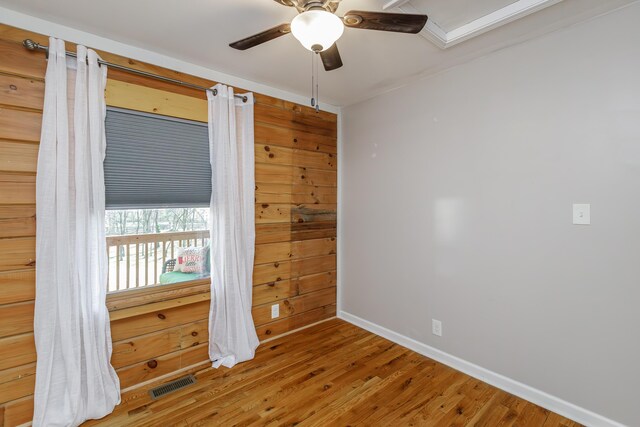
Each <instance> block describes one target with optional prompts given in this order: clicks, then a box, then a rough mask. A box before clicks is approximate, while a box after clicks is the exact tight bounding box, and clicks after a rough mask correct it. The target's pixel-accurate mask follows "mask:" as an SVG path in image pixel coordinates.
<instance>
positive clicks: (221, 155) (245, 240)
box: [207, 84, 259, 368]
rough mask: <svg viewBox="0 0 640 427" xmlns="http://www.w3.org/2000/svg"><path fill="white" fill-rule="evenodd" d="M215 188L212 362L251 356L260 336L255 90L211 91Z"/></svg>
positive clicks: (217, 88) (222, 88) (229, 363)
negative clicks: (254, 308)
mask: <svg viewBox="0 0 640 427" xmlns="http://www.w3.org/2000/svg"><path fill="white" fill-rule="evenodd" d="M207 97H208V101H209V148H210V157H211V169H212V175H211V178H212V191H211V208H210V224H211V266H212V271H211V310H210V314H209V357H210V359H211V361H212V363H213V366H214V367H216V368H217V367H219V366H221V365H222V366H226V367H232V366H234V365H235V364H236V363H239V362H243V361H246V360H250V359H253V357H254V354H255V350H256V348H257V347H258V344H259V341H258V336H257V334H256V330H255V326H254V323H253V318H252V317H251V299H252V282H253V280H252V279H253V258H254V252H255V216H254V210H255V205H254V203H255V176H254V135H253V104H254V101H253V94H246V97H247V101H246V102H243V101H242V100H241V99H236V98H235V97H234V91H233V88H230V87H227V86H224V85H220V84H219V85H217V86H215V87H214V88H213V89H212V90H210V91H207Z"/></svg>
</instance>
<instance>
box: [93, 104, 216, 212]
mask: <svg viewBox="0 0 640 427" xmlns="http://www.w3.org/2000/svg"><path fill="white" fill-rule="evenodd" d="M105 126H106V129H105V130H106V135H107V150H106V157H105V162H104V174H105V177H104V178H105V186H106V207H107V209H131V208H139V209H153V208H163V207H181V206H209V200H210V198H211V164H210V163H209V137H208V128H207V124H206V123H201V122H194V121H189V120H182V119H176V118H173V117H166V116H160V115H156V114H147V113H141V112H137V111H131V110H124V109H119V108H108V109H107V118H106V123H105Z"/></svg>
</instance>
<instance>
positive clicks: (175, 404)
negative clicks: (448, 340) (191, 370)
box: [86, 319, 579, 427]
mask: <svg viewBox="0 0 640 427" xmlns="http://www.w3.org/2000/svg"><path fill="white" fill-rule="evenodd" d="M196 377H197V380H198V382H197V383H196V384H195V385H192V386H190V387H188V388H185V389H184V390H181V391H179V392H176V393H173V394H170V395H167V396H166V397H163V398H161V399H159V400H156V401H152V400H151V399H150V398H149V396H148V393H147V389H142V390H136V391H134V392H129V393H126V394H125V395H123V399H122V400H123V403H122V404H121V405H120V406H119V407H118V408H117V409H116V411H115V412H114V413H113V414H111V415H109V416H108V417H105V418H103V419H102V420H98V421H91V422H89V423H86V425H104V426H123V425H135V426H208V425H212V426H218V425H220V426H234V425H237V426H245V425H257V426H261V425H287V426H292V425H308V426H346V425H362V426H492V427H493V426H543V427H550V426H578V425H579V424H577V423H575V422H573V421H570V420H567V419H566V418H563V417H560V416H559V415H556V414H554V413H551V412H549V411H547V410H545V409H542V408H540V407H538V406H536V405H533V404H531V403H529V402H527V401H524V400H522V399H519V398H517V397H515V396H513V395H510V394H508V393H506V392H503V391H501V390H498V389H496V388H494V387H492V386H490V385H488V384H485V383H483V382H482V381H479V380H476V379H474V378H471V377H469V376H467V375H465V374H463V373H460V372H458V371H456V370H454V369H452V368H449V367H447V366H445V365H442V364H440V363H438V362H435V361H433V360H431V359H428V358H426V357H424V356H421V355H419V354H417V353H414V352H413V351H410V350H407V349H405V348H403V347H400V346H398V345H396V344H393V343H391V342H390V341H387V340H385V339H383V338H380V337H378V336H376V335H374V334H371V333H369V332H367V331H364V330H362V329H360V328H358V327H356V326H353V325H350V324H348V323H345V322H343V321H341V320H337V319H334V320H329V321H327V322H324V323H321V324H318V325H315V326H313V327H311V328H308V329H305V330H303V331H300V332H297V333H295V334H292V335H289V336H286V337H282V338H279V339H277V340H275V341H272V342H269V343H266V344H263V345H261V346H260V348H259V349H258V351H257V354H256V357H255V359H254V360H252V361H250V362H247V363H243V364H240V365H238V366H236V367H235V368H233V369H226V368H222V369H218V370H216V369H211V368H205V369H203V370H201V371H199V372H197V373H196Z"/></svg>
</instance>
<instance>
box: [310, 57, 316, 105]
mask: <svg viewBox="0 0 640 427" xmlns="http://www.w3.org/2000/svg"><path fill="white" fill-rule="evenodd" d="M314 61H315V56H314V54H313V52H311V106H312V107H315V106H316V98H315V96H314V95H315V92H314V86H315V73H314V66H313V63H314Z"/></svg>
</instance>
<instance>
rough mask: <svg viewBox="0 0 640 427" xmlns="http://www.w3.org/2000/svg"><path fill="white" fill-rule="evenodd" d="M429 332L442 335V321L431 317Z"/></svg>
mask: <svg viewBox="0 0 640 427" xmlns="http://www.w3.org/2000/svg"><path fill="white" fill-rule="evenodd" d="M431 333H432V334H433V335H437V336H439V337H441V336H442V322H441V321H439V320H436V319H431Z"/></svg>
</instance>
